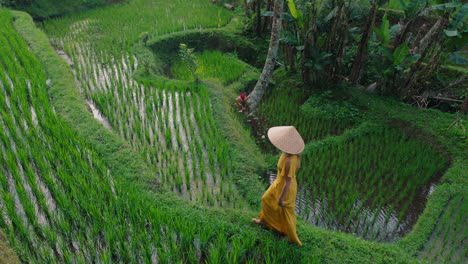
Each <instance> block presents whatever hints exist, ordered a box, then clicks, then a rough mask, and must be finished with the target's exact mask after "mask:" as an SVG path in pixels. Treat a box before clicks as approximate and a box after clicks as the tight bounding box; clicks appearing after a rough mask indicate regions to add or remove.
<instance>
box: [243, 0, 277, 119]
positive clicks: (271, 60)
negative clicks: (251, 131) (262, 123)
mask: <svg viewBox="0 0 468 264" xmlns="http://www.w3.org/2000/svg"><path fill="white" fill-rule="evenodd" d="M283 4H284V0H276V2H275V6H274V9H273V24H272V26H271V37H270V47H269V48H268V54H267V58H266V60H265V66H264V67H263V71H262V74H261V75H260V78H259V79H258V81H257V84H255V88H254V89H253V91H252V92H251V93H250V95H249V96H250V99H249V104H250V111H251V112H253V111H255V109H256V108H257V106H258V105H259V104H260V101H261V100H262V97H263V95H264V94H265V90H266V89H267V87H268V83H269V82H270V78H271V74H272V73H273V70H274V68H275V62H276V56H277V55H278V48H279V39H280V32H281V18H282V15H283Z"/></svg>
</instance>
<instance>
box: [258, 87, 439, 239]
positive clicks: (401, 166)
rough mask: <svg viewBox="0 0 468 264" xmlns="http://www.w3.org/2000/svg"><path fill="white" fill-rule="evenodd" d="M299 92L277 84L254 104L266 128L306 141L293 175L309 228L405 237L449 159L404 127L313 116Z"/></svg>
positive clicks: (370, 236)
mask: <svg viewBox="0 0 468 264" xmlns="http://www.w3.org/2000/svg"><path fill="white" fill-rule="evenodd" d="M302 96H303V95H302V94H301V93H300V92H299V91H298V90H297V89H287V88H285V89H280V88H276V89H275V90H273V91H271V92H270V93H269V94H268V95H267V96H266V100H265V102H264V103H263V104H262V105H261V106H260V108H259V115H260V116H261V117H262V118H263V119H264V122H265V123H266V124H267V126H265V128H267V127H269V126H272V125H279V124H292V125H295V126H297V127H298V129H299V131H300V132H301V133H303V135H304V138H305V140H306V142H307V141H308V142H309V143H310V144H309V146H308V147H307V148H306V150H305V151H304V153H302V164H303V167H302V168H301V170H300V171H299V172H298V183H299V186H300V191H299V195H298V197H299V199H298V201H297V204H296V211H297V212H298V214H299V215H301V216H302V217H303V218H305V219H307V220H308V221H309V222H310V223H312V224H314V225H317V226H321V227H324V228H327V229H331V230H340V231H343V232H348V233H353V234H356V235H358V236H361V237H364V238H366V239H370V240H377V241H395V240H396V239H398V238H400V237H403V236H404V235H405V234H406V233H408V232H409V231H410V230H411V228H412V226H413V225H414V224H415V223H416V221H417V219H418V217H419V215H420V214H421V213H422V211H423V210H424V207H425V204H426V201H427V198H428V197H429V195H430V193H431V192H432V191H433V190H434V187H435V181H436V179H437V178H438V177H440V176H441V175H442V174H443V173H444V171H445V170H446V168H447V160H446V158H445V157H444V156H443V155H441V154H440V153H439V152H438V151H437V150H436V149H435V148H434V147H433V146H431V145H429V144H422V142H421V139H418V138H417V136H414V135H405V134H404V133H403V132H402V131H401V128H392V126H390V125H383V124H380V125H377V124H372V123H369V122H365V123H362V124H359V123H358V124H355V125H354V127H352V126H353V123H352V122H349V123H346V122H342V121H340V120H334V119H323V118H317V117H314V116H313V115H311V114H310V111H309V112H306V111H304V109H301V108H300V107H299V105H300V104H301V102H300V100H301V97H302ZM285 98H287V100H285ZM290 100H294V101H295V102H297V104H289V101H290ZM306 104H307V103H306ZM346 128H348V129H347V130H346ZM301 129H302V130H301ZM262 133H263V135H265V134H266V133H265V132H262ZM259 141H265V139H261V138H259ZM267 149H271V148H267ZM269 180H270V181H272V180H274V177H272V176H270V179H269Z"/></svg>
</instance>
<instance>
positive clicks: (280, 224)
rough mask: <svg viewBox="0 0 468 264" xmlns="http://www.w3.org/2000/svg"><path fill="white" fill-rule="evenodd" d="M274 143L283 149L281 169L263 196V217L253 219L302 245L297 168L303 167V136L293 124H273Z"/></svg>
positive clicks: (260, 214) (280, 161)
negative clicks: (297, 211) (298, 214)
mask: <svg viewBox="0 0 468 264" xmlns="http://www.w3.org/2000/svg"><path fill="white" fill-rule="evenodd" d="M268 138H269V139H270V141H271V143H272V144H273V145H274V146H275V147H277V148H278V149H279V150H281V151H282V152H283V153H282V154H281V157H280V158H279V160H278V173H277V176H276V179H275V181H274V182H273V183H272V184H271V185H270V187H269V188H268V190H267V191H266V192H265V194H263V196H262V210H261V211H260V213H259V216H260V219H258V218H253V219H252V221H253V222H254V223H257V224H262V225H264V226H266V227H267V228H270V229H273V230H276V231H278V232H280V233H283V234H285V235H286V236H287V237H288V239H289V241H290V242H295V243H297V244H298V245H299V246H302V243H301V241H300V240H299V238H298V237H297V234H296V214H295V213H294V205H295V203H296V194H297V182H296V171H297V169H298V168H299V167H300V156H299V155H298V154H299V153H301V152H302V151H303V150H304V140H302V137H301V135H299V132H297V130H296V128H294V127H293V126H279V127H272V128H270V129H269V130H268Z"/></svg>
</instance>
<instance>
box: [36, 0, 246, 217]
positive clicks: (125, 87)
mask: <svg viewBox="0 0 468 264" xmlns="http://www.w3.org/2000/svg"><path fill="white" fill-rule="evenodd" d="M176 2H177V1H176ZM182 2H183V1H182ZM182 2H181V1H179V2H178V3H177V4H178V5H180V4H182ZM175 4H176V3H171V4H168V5H167V7H166V9H156V10H157V11H155V12H154V13H152V14H151V15H150V16H148V17H145V19H146V20H145V21H146V23H148V25H146V26H145V22H143V23H132V22H130V21H135V20H139V17H140V15H141V14H138V17H137V16H136V14H133V13H131V12H126V14H125V15H124V14H122V16H123V17H122V18H123V19H124V20H125V21H127V23H128V24H129V25H134V26H137V27H138V30H140V32H141V31H145V30H147V31H148V32H149V33H150V35H155V34H158V33H160V32H161V33H164V32H170V31H171V30H175V29H177V28H179V29H180V30H184V29H191V28H199V27H206V26H211V27H213V26H214V27H216V26H219V25H223V24H225V23H226V22H227V21H228V19H229V15H227V14H226V12H225V11H224V10H222V9H219V10H218V11H217V12H216V13H215V14H216V15H215V16H213V17H212V18H210V19H208V18H207V16H203V17H202V16H196V15H194V16H193V18H192V19H188V20H187V21H185V20H184V19H180V18H179V19H177V20H176V21H171V17H172V15H173V14H172V12H170V11H169V10H172V9H173V7H174V5H175ZM208 4H209V3H208ZM147 5H150V6H152V4H151V3H150V2H149V1H134V2H131V3H130V4H126V5H124V6H123V7H122V6H118V7H108V8H106V9H108V10H105V11H101V12H100V13H99V15H97V14H95V12H93V11H90V12H88V15H87V16H86V18H82V17H80V16H78V17H76V18H75V19H76V22H73V23H70V22H69V20H70V19H69V18H66V19H59V20H57V21H50V22H48V23H46V24H45V25H44V27H45V29H46V30H48V31H49V32H50V34H51V35H53V36H55V37H52V38H51V40H52V43H53V44H54V45H55V46H57V47H59V48H60V49H61V50H64V51H65V54H66V55H68V56H69V58H67V57H66V55H65V56H63V57H65V59H66V60H67V61H69V64H71V65H72V66H73V68H74V71H75V76H76V79H77V82H78V83H79V87H80V89H81V92H82V94H83V95H84V96H85V97H86V98H87V100H88V102H89V103H88V104H89V105H90V108H91V109H92V110H93V108H95V109H94V110H93V112H95V113H96V115H97V116H98V117H99V119H101V120H102V121H103V122H104V120H105V122H108V123H109V128H110V129H111V130H114V131H115V132H117V133H119V134H120V135H121V137H122V138H123V139H125V140H126V141H127V142H129V143H130V144H131V145H132V146H133V147H134V149H135V150H137V151H138V152H139V153H141V155H142V156H143V158H144V159H145V160H146V161H147V162H148V164H151V165H152V168H153V169H154V171H155V174H156V175H158V176H157V179H158V180H161V182H162V184H163V185H164V186H166V187H168V188H169V189H171V190H173V191H174V192H176V193H178V194H180V195H181V196H183V197H185V198H187V199H189V200H193V201H197V202H200V203H204V204H207V205H212V206H221V205H222V206H232V207H239V208H242V207H244V206H245V204H244V203H243V200H242V199H240V197H239V195H238V194H237V192H236V188H235V187H234V185H233V183H232V182H231V180H230V179H229V178H228V177H226V176H227V173H228V171H229V166H230V165H229V157H228V156H227V155H228V153H227V146H226V144H225V143H223V139H222V138H221V136H220V135H219V134H218V133H214V131H216V128H215V125H214V121H213V116H212V113H211V111H212V110H211V107H210V103H209V97H208V93H207V91H206V90H204V88H201V89H199V87H197V86H196V85H195V84H193V83H192V82H187V83H183V84H173V83H169V82H167V81H159V82H156V83H154V82H153V83H147V84H145V83H137V82H136V81H135V80H134V79H133V78H132V75H133V74H134V72H135V71H136V70H137V69H138V66H139V62H138V60H137V58H136V57H135V56H134V55H132V54H131V53H130V52H128V49H130V47H129V45H130V43H134V42H135V38H137V36H136V34H135V32H136V30H137V29H136V28H123V29H122V28H121V27H120V26H119V24H118V23H121V22H117V21H115V20H114V19H113V16H114V15H115V14H116V13H120V12H122V10H124V9H125V10H127V9H129V10H136V8H137V7H138V9H140V8H150V6H147ZM184 5H188V6H187V8H190V9H193V10H197V11H199V12H203V10H204V9H203V8H206V5H207V3H206V2H205V1H194V2H191V3H187V2H184ZM199 9H201V10H199ZM177 10H180V9H177ZM177 10H174V11H177ZM211 10H212V9H210V12H213V11H211ZM157 12H160V13H159V14H157ZM177 12H178V11H177ZM101 14H103V15H101ZM108 14H112V18H111V17H109V16H108ZM169 15H170V16H169ZM152 19H154V21H151V20H152ZM168 19H169V20H168ZM150 21H151V23H150ZM157 21H160V22H159V24H158V22H157ZM116 23H117V24H116ZM155 25H158V27H157V29H156V27H155ZM67 26H68V30H67V31H63V28H64V27H67ZM58 28H59V29H62V30H56V29H58ZM116 29H119V30H117V31H116ZM96 30H99V31H100V32H101V34H102V35H103V36H102V37H98V38H97V39H96V38H95V32H96ZM121 30H124V31H125V32H127V33H128V34H127V33H124V34H122V32H121ZM161 30H164V31H161ZM85 33H86V34H85ZM103 33H105V34H103ZM122 36H126V38H125V39H122ZM107 42H112V43H113V44H112V45H109V46H106V45H102V44H103V43H107ZM116 46H120V47H122V48H124V47H125V49H124V50H116V49H115V48H116ZM215 56H217V58H214V56H213V55H206V57H209V58H211V60H212V61H208V62H206V63H208V64H209V66H210V67H206V66H204V64H202V65H201V68H200V69H199V71H200V72H202V73H203V76H202V77H207V76H209V75H211V76H214V74H217V73H219V72H221V67H224V66H226V65H219V66H218V67H217V68H215V67H211V66H213V65H215V64H216V63H219V62H222V58H221V57H220V56H221V55H220V54H217V55H215ZM213 60H217V61H213ZM203 67H205V68H203ZM179 68H180V67H179ZM244 68H245V67H244ZM213 69H218V70H215V71H216V72H210V71H212V70H213ZM182 71H183V70H182ZM243 71H245V69H243V68H240V69H239V73H238V74H242V73H243ZM177 74H179V73H177ZM238 77H239V76H237V77H235V76H234V78H238ZM182 79H184V78H182ZM231 81H232V80H231ZM97 110H99V111H100V112H99V114H97V112H96V111H97ZM96 115H95V116H96ZM107 120H108V121H107Z"/></svg>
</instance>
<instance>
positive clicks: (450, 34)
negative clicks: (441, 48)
mask: <svg viewBox="0 0 468 264" xmlns="http://www.w3.org/2000/svg"><path fill="white" fill-rule="evenodd" d="M444 33H445V35H447V36H448V37H456V36H458V30H447V29H444Z"/></svg>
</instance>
